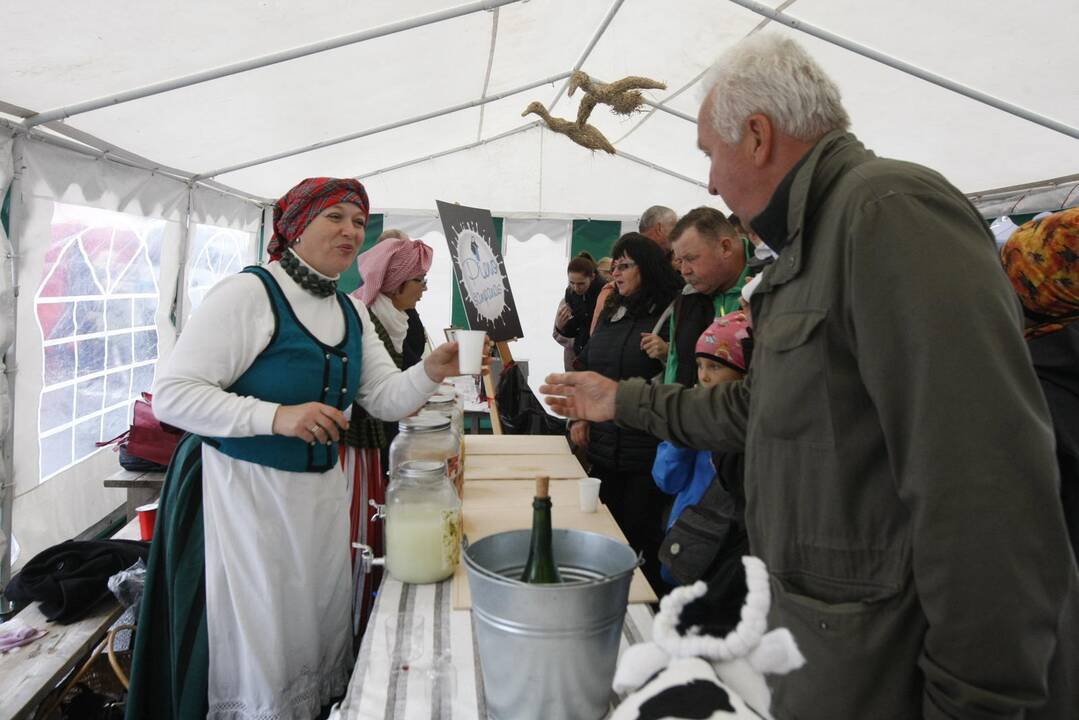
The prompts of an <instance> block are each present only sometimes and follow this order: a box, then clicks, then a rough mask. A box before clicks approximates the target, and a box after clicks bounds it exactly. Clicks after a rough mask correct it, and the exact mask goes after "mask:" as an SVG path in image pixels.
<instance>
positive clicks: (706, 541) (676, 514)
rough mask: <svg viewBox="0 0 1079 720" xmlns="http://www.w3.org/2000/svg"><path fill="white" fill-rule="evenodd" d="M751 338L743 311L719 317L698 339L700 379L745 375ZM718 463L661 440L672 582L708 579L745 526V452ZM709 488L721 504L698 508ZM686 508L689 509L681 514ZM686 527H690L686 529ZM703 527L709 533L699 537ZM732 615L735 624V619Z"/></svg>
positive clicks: (656, 475)
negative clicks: (741, 497) (668, 507)
mask: <svg viewBox="0 0 1079 720" xmlns="http://www.w3.org/2000/svg"><path fill="white" fill-rule="evenodd" d="M749 339H750V334H749V320H748V319H747V318H746V315H745V313H742V312H734V313H729V314H727V315H724V316H722V317H718V318H716V319H715V321H713V322H712V324H711V325H709V326H708V327H707V328H706V329H705V331H704V332H703V333H701V336H700V338H699V339H698V340H697V347H696V355H697V382H698V383H699V384H700V385H703V386H705V387H710V386H713V385H719V384H720V383H725V382H734V381H737V380H741V379H742V378H743V377H745V373H746V370H747V366H748V359H747V346H748V345H749ZM717 463H718V464H717ZM717 463H714V462H713V456H712V453H710V452H708V451H705V450H693V449H690V448H682V447H678V446H676V445H673V444H671V443H669V442H663V443H660V445H659V448H658V450H657V452H656V461H655V463H654V465H653V466H652V478H653V480H655V482H656V485H657V486H658V487H659V488H660V489H661V490H663V492H665V493H667V494H669V495H675V496H676V497H675V499H674V505H673V507H672V508H671V514H670V518H669V519H668V521H667V537H666V538H665V540H664V542H663V545H662V546H661V548H660V560H661V563H662V565H661V568H660V572H661V574H662V576H663V579H664V580H666V581H667V582H669V583H671V584H673V585H681V584H688V583H692V582H694V581H696V580H698V579H704V580H706V581H707V580H709V578H708V577H702V576H703V575H704V574H705V573H707V572H708V571H709V570H710V569H711V568H713V567H714V566H715V563H716V560H717V559H718V555H719V551H720V548H721V546H724V544H725V543H727V542H728V536H732V535H737V534H738V532H739V531H740V530H742V521H741V513H740V511H739V510H740V505H741V503H740V502H738V501H737V500H736V499H735V496H737V495H740V494H741V493H740V490H739V488H740V486H741V482H742V477H741V475H742V455H741V454H740V453H726V454H724V455H722V456H720V457H719V458H717ZM717 468H718V470H719V473H720V474H721V475H724V476H726V475H730V476H731V477H729V478H728V477H723V478H722V479H721V480H720V481H719V482H715V481H716V479H717ZM727 485H733V486H735V487H732V489H733V490H735V492H734V493H731V492H729V491H727V490H725V486H727ZM706 492H710V496H714V499H715V500H717V501H718V508H717V503H716V502H710V503H708V507H706V508H705V507H700V508H699V507H697V505H698V503H700V502H701V500H702V498H703V497H704V495H705V493H706ZM686 510H690V512H689V513H688V514H686V516H685V517H684V518H683V513H684V512H685V511H686ZM717 510H718V512H717ZM679 518H682V522H681V523H678V521H679ZM676 523H678V527H675V525H676ZM686 526H688V527H689V529H688V530H687V531H685V532H683V531H682V529H683V528H685V527H686ZM734 526H737V527H734ZM702 529H703V530H705V534H708V533H711V536H709V537H707V538H705V537H704V536H703V535H701V533H700V531H701V530H702ZM732 531H733V532H732ZM742 531H743V532H744V530H742ZM710 584H711V583H710ZM742 595H744V588H743V589H741V590H740V592H739V591H738V590H735V591H733V592H732V593H731V596H732V599H733V600H734V601H736V602H735V605H734V611H735V613H736V612H737V602H740V599H741V597H742ZM732 619H733V620H734V621H735V622H737V617H734V618H732Z"/></svg>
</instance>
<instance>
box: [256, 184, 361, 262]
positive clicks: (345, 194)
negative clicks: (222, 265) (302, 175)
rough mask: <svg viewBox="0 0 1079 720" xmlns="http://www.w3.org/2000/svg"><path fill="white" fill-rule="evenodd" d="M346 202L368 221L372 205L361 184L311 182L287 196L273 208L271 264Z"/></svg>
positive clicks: (269, 247) (291, 191) (300, 185)
mask: <svg viewBox="0 0 1079 720" xmlns="http://www.w3.org/2000/svg"><path fill="white" fill-rule="evenodd" d="M343 202H347V203H352V204H354V205H358V206H359V207H360V209H361V210H363V219H364V220H365V221H366V220H367V216H368V215H369V214H370V210H371V203H370V201H369V200H368V199H367V191H366V190H364V188H363V184H362V183H360V181H359V180H354V179H352V178H346V179H337V178H307V179H306V180H304V181H303V182H301V183H300V184H299V185H297V186H296V187H294V188H292V189H291V190H289V191H288V192H287V193H285V194H284V195H283V196H282V197H281V199H280V200H278V201H277V202H275V203H274V206H273V238H271V240H270V244H269V246H268V247H267V248H266V251H267V252H268V253H269V255H270V260H271V261H273V260H280V259H281V255H282V254H283V253H284V252H285V249H286V248H287V247H288V246H289V245H291V244H292V241H293V240H295V239H296V238H298V237H300V235H302V234H303V231H304V230H305V229H306V228H307V226H308V225H310V224H311V221H312V220H314V219H315V218H316V217H317V216H318V214H319V213H320V212H322V211H323V210H325V209H326V208H328V207H330V206H331V205H336V204H337V203H343Z"/></svg>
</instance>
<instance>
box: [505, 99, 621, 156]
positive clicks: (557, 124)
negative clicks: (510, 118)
mask: <svg viewBox="0 0 1079 720" xmlns="http://www.w3.org/2000/svg"><path fill="white" fill-rule="evenodd" d="M529 113H533V114H536V115H539V116H540V117H541V118H543V122H545V123H547V127H549V128H550V129H551V130H553V131H554V132H556V133H562V134H563V135H565V136H566V137H568V138H569V139H570V140H572V141H573V142H575V143H577V144H578V145H580V146H581V147H586V148H588V149H589V150H602V151H603V152H607V153H610V154H611V155H614V146H613V145H611V143H610V142H608V141H607V138H605V137H604V136H603V133H601V132H600V131H599V130H598V129H597V128H595V127H593V126H592V125H589V124H588V123H575V122H571V121H569V120H564V119H562V118H557V117H551V114H550V113H549V112H547V108H545V107H544V106H543V103H541V102H539V101H538V100H536V101H533V102H531V103H529V105H528V107H526V108H525V111H524V112H523V113H521V117H524V116H525V115H528V114H529Z"/></svg>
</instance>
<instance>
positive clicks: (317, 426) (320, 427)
mask: <svg viewBox="0 0 1079 720" xmlns="http://www.w3.org/2000/svg"><path fill="white" fill-rule="evenodd" d="M321 429H322V426H321V425H312V426H311V427H310V428H309V430H310V431H311V434H312V435H313V434H315V433H317V432H318V431H319V430H321Z"/></svg>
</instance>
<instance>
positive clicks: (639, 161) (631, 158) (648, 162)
mask: <svg viewBox="0 0 1079 720" xmlns="http://www.w3.org/2000/svg"><path fill="white" fill-rule="evenodd" d="M615 154H616V155H618V157H620V158H625V159H626V160H629V161H631V162H635V163H637V164H638V165H644V166H645V167H646V168H649V169H650V170H655V171H656V172H661V173H664V174H665V175H670V176H671V177H673V178H678V179H679V180H683V181H685V182H687V183H690V184H693V185H696V186H697V187H702V188H704V189H705V190H707V189H708V185H707V184H706V183H702V182H701V181H700V180H694V179H693V178H691V177H689V176H688V175H683V174H682V173H680V172H677V171H676V170H671V169H670V168H665V167H663V166H662V165H657V164H656V163H654V162H652V161H651V160H645V159H644V158H639V157H637V156H636V155H630V154H629V153H627V152H622V151H621V150H615Z"/></svg>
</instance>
